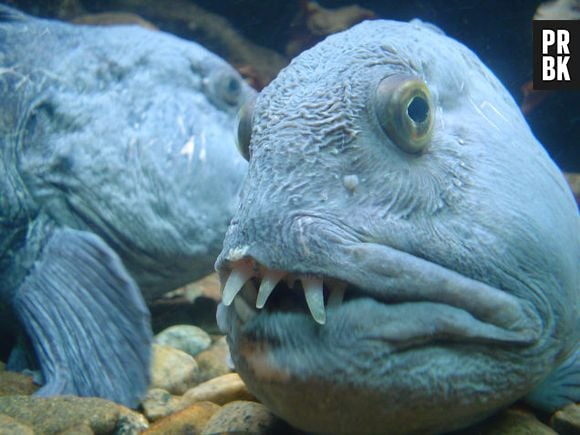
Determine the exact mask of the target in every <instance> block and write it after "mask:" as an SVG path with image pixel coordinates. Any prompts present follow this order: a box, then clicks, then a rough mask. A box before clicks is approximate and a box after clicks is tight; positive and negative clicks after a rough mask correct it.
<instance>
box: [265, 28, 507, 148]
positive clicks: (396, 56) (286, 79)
mask: <svg viewBox="0 0 580 435" xmlns="http://www.w3.org/2000/svg"><path fill="white" fill-rule="evenodd" d="M393 74H407V75H411V76H416V77H418V78H420V79H423V80H424V81H425V82H426V84H427V85H428V86H429V88H430V91H431V93H432V96H433V98H434V100H435V101H436V103H437V104H440V105H442V106H443V107H444V108H452V107H453V106H454V105H456V104H457V101H458V99H459V98H460V97H462V96H465V95H466V94H468V95H470V96H474V97H475V96H478V94H479V98H483V97H485V98H486V99H488V100H489V99H494V100H498V102H497V104H500V102H503V103H504V104H508V105H509V104H511V103H512V98H511V97H510V96H509V94H508V93H507V91H506V90H505V89H504V88H503V86H502V85H501V84H500V83H499V81H498V80H497V79H496V77H495V76H494V75H493V74H492V73H491V72H490V71H489V70H488V69H487V68H486V67H485V66H484V65H483V64H482V63H481V62H480V61H479V59H478V58H477V56H476V55H475V54H473V52H471V51H470V50H469V49H468V48H467V47H465V46H464V45H463V44H461V43H459V42H457V41H455V40H454V39H451V38H449V37H447V36H445V35H444V34H443V33H442V32H441V31H439V30H438V29H436V28H434V27H433V26H431V25H427V24H425V23H422V22H420V21H418V20H417V21H413V22H411V23H404V22H397V21H388V20H380V21H367V22H363V23H361V24H359V25H357V26H354V27H353V28H351V29H349V30H347V31H345V32H341V33H338V34H335V35H331V36H329V37H328V38H326V39H325V40H324V41H323V42H321V43H319V44H318V45H316V46H315V47H313V48H311V49H310V50H308V51H306V52H304V53H302V54H301V55H300V56H298V57H297V58H295V59H294V60H293V61H292V63H291V64H290V66H289V67H287V68H286V69H284V70H282V72H281V73H280V74H279V76H278V77H277V78H276V79H275V80H274V81H273V82H272V83H271V84H270V85H269V86H268V87H267V88H266V89H264V90H263V91H262V93H261V94H260V96H259V98H258V102H257V108H256V120H258V121H257V122H256V129H255V133H256V135H255V139H256V140H258V138H259V137H260V134H261V133H262V129H260V126H262V125H265V124H268V128H272V127H275V125H276V124H277V122H280V121H281V120H282V119H287V118H288V116H289V113H288V112H290V113H294V116H298V115H299V112H300V110H297V108H296V106H295V105H296V104H299V105H301V104H303V105H304V106H306V107H305V108H306V109H312V107H311V106H308V104H309V102H312V101H320V100H324V101H325V107H328V108H329V109H331V110H332V111H333V112H338V111H339V110H341V109H344V107H345V104H348V105H349V106H351V107H353V110H354V109H355V108H356V106H359V107H361V106H362V105H364V104H365V102H366V99H367V97H368V94H369V92H370V90H371V89H372V88H373V85H376V84H377V83H378V81H380V80H381V79H382V78H384V77H386V76H389V75H393ZM300 107H301V106H299V107H298V109H299V108H300ZM510 109H511V107H510ZM281 114H284V116H280V115H281ZM290 119H293V118H290Z"/></svg>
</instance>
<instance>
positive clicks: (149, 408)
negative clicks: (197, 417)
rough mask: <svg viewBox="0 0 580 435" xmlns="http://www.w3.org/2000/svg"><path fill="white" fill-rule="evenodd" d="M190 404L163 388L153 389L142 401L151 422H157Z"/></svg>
mask: <svg viewBox="0 0 580 435" xmlns="http://www.w3.org/2000/svg"><path fill="white" fill-rule="evenodd" d="M188 404H189V402H186V401H185V400H183V397H181V396H174V395H173V394H171V393H169V391H167V390H164V389H162V388H152V389H150V390H149V391H148V392H147V396H146V397H145V399H143V401H142V405H143V412H144V413H145V416H146V417H147V419H148V420H149V421H157V420H159V419H161V418H163V417H167V416H168V415H170V414H173V413H174V412H177V411H180V410H181V409H183V408H185V407H186V406H187V405H188Z"/></svg>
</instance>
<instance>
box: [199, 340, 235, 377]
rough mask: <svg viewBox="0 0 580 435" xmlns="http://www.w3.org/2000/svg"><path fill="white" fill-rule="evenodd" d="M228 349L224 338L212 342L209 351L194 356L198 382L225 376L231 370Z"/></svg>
mask: <svg viewBox="0 0 580 435" xmlns="http://www.w3.org/2000/svg"><path fill="white" fill-rule="evenodd" d="M229 358H230V349H229V347H228V343H227V341H226V338H225V337H221V338H219V339H217V340H216V341H214V342H213V344H212V345H211V346H210V348H209V349H207V350H204V351H203V352H200V353H198V354H197V355H196V356H195V360H196V361H197V365H198V366H199V374H198V378H197V380H198V382H205V381H207V380H209V379H213V378H217V377H218V376H222V375H226V374H228V373H230V372H231V371H232V370H231V369H230V367H229V365H228V361H229Z"/></svg>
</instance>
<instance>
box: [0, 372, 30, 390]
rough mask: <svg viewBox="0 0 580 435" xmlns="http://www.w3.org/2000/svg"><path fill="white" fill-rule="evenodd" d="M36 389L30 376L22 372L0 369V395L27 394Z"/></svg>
mask: <svg viewBox="0 0 580 435" xmlns="http://www.w3.org/2000/svg"><path fill="white" fill-rule="evenodd" d="M36 390H38V385H36V384H35V383H34V382H33V381H32V377H31V376H29V375H24V374H22V373H16V372H7V371H0V396H15V395H26V396H29V395H31V394H32V393H34V392H35V391H36Z"/></svg>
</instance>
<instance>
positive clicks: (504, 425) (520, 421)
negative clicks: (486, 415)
mask: <svg viewBox="0 0 580 435" xmlns="http://www.w3.org/2000/svg"><path fill="white" fill-rule="evenodd" d="M472 434H477V435H558V434H556V432H554V431H553V430H552V429H551V428H550V427H549V426H546V425H545V424H543V423H542V422H540V421H539V420H538V419H537V418H536V416H535V415H534V414H532V413H531V412H527V411H525V410H523V409H517V408H516V409H513V408H512V409H508V410H506V411H504V412H502V413H501V414H499V415H497V416H495V417H492V418H490V419H489V420H486V421H485V422H483V423H481V424H479V425H477V426H475V427H471V428H468V429H465V430H464V431H461V432H458V433H457V434H456V435H472Z"/></svg>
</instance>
